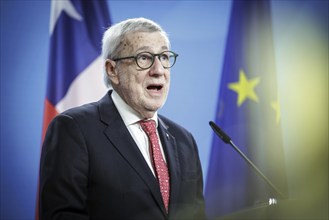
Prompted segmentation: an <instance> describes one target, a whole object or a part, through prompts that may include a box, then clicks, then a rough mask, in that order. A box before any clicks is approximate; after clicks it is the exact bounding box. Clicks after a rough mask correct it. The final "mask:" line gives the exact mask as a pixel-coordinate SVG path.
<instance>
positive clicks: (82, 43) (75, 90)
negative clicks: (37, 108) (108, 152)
mask: <svg viewBox="0 0 329 220" xmlns="http://www.w3.org/2000/svg"><path fill="white" fill-rule="evenodd" d="M110 24H111V21H110V16H109V13H108V7H107V2H106V1H87V0H52V1H51V15H50V50H49V68H48V81H47V90H46V98H45V107H44V119H43V129H42V140H43V138H44V136H45V133H46V130H47V128H48V125H49V123H50V121H51V120H52V119H53V118H54V117H55V116H56V115H57V114H59V113H61V112H63V111H65V110H67V109H69V108H72V107H75V106H79V105H82V104H85V103H88V102H92V101H97V100H98V99H100V98H101V97H102V96H103V95H104V94H105V93H106V91H107V88H106V86H105V84H104V83H103V80H102V79H103V76H102V73H103V67H102V66H103V61H102V57H101V42H102V35H103V32H104V31H105V29H106V28H107V27H109V26H110ZM36 219H39V216H38V199H37V206H36Z"/></svg>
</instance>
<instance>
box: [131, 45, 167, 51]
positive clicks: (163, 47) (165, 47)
mask: <svg viewBox="0 0 329 220" xmlns="http://www.w3.org/2000/svg"><path fill="white" fill-rule="evenodd" d="M150 49H151V47H149V46H142V47H140V48H138V49H137V50H136V52H139V51H140V52H149V50H150ZM161 49H162V50H168V47H167V46H162V47H161ZM161 52H162V51H161Z"/></svg>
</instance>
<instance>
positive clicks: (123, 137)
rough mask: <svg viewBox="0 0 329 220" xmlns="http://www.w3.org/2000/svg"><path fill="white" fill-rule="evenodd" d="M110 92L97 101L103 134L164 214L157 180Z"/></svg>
mask: <svg viewBox="0 0 329 220" xmlns="http://www.w3.org/2000/svg"><path fill="white" fill-rule="evenodd" d="M110 94H111V92H109V93H108V94H107V95H106V96H105V97H104V98H103V99H101V100H100V102H99V111H100V116H101V121H103V122H104V123H105V124H107V128H106V129H105V131H104V134H105V135H106V137H107V138H108V139H109V141H110V142H111V143H112V145H113V146H114V147H115V148H116V149H117V150H118V151H119V153H120V154H121V155H122V157H123V158H124V159H125V160H126V161H127V163H128V164H129V165H130V166H131V168H132V169H134V170H135V171H136V173H137V174H138V175H139V176H140V178H141V179H142V180H143V181H144V183H145V184H146V185H147V186H148V187H149V188H150V190H151V192H152V195H153V197H154V198H155V200H156V202H157V204H158V206H159V207H161V209H162V211H163V213H164V214H165V209H164V205H163V202H162V196H161V193H160V190H159V185H158V182H157V180H156V178H155V177H154V175H153V173H152V171H151V170H150V168H149V166H148V165H147V163H146V161H145V159H144V157H143V155H142V154H141V152H140V150H139V149H138V146H137V145H136V143H135V141H134V139H133V138H132V137H131V135H130V133H129V131H128V129H127V128H126V126H125V124H124V122H123V120H122V118H121V116H120V114H119V112H118V110H117V109H116V107H115V105H114V103H113V101H112V99H111V97H110Z"/></svg>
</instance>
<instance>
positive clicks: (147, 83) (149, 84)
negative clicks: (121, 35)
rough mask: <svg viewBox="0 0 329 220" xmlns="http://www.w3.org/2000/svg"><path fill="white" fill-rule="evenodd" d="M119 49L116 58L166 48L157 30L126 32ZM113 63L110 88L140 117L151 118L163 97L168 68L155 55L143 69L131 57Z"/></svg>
mask: <svg viewBox="0 0 329 220" xmlns="http://www.w3.org/2000/svg"><path fill="white" fill-rule="evenodd" d="M121 48H122V50H121V51H122V52H121V55H120V57H126V56H135V55H136V54H138V53H140V52H150V53H153V54H158V53H161V52H163V51H166V50H168V49H169V48H168V44H167V41H166V39H165V37H164V36H163V35H162V34H160V33H159V32H153V33H147V32H136V33H133V34H130V35H129V36H127V37H126V38H125V40H124V41H123V42H122V43H121ZM118 62H120V63H118ZM115 66H116V68H114V69H115V71H114V72H115V75H116V77H111V79H112V86H113V88H114V89H115V90H116V91H117V93H118V94H119V95H120V96H121V97H122V98H123V100H124V101H125V102H126V103H127V104H128V105H129V106H131V107H132V108H133V109H134V110H135V111H137V112H138V113H140V114H141V116H142V117H145V118H150V117H152V116H153V115H154V113H155V112H156V111H157V110H158V109H159V108H161V107H162V106H163V104H164V103H165V101H166V99H167V95H168V91H169V85H170V69H165V68H164V67H163V66H162V64H161V62H160V60H159V59H158V57H155V59H154V63H153V65H152V66H151V67H150V68H149V69H146V70H142V69H140V68H139V67H138V66H137V64H136V62H135V60H134V59H125V60H121V61H117V62H116V63H115Z"/></svg>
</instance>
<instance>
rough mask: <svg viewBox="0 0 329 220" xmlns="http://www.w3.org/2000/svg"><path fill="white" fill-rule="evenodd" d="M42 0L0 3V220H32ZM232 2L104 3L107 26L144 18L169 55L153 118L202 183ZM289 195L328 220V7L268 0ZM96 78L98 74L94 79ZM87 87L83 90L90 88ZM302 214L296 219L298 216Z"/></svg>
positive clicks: (42, 84) (44, 60) (41, 95)
mask: <svg viewBox="0 0 329 220" xmlns="http://www.w3.org/2000/svg"><path fill="white" fill-rule="evenodd" d="M50 5H51V3H50V1H32V0H27V1H19V0H1V2H0V6H1V14H0V15H1V17H0V22H1V26H0V33H1V38H0V48H1V62H0V67H1V148H0V156H1V157H0V168H1V176H0V177H1V187H0V190H1V191H0V199H1V203H0V208H1V209H0V218H1V219H4V220H7V219H8V220H11V219H12V220H14V219H15V220H16V219H17V220H20V219H34V214H35V203H36V194H37V182H38V169H39V156H40V150H41V133H42V120H43V111H44V99H45V94H46V82H47V73H48V69H47V68H48V62H49V60H48V59H49V18H50ZM231 6H232V1H229V0H224V1H108V9H109V14H110V17H111V21H112V23H116V22H118V21H121V20H123V19H126V18H131V17H146V18H150V19H152V20H154V21H156V22H158V23H159V24H161V26H162V27H163V28H164V29H165V30H166V31H167V32H168V33H169V37H170V39H171V44H172V50H173V51H175V52H177V53H178V54H179V57H178V61H177V63H176V64H175V66H174V67H173V69H172V70H171V74H172V75H171V77H172V81H171V90H170V94H169V97H168V100H167V103H166V105H165V106H164V107H163V109H161V111H160V113H161V114H163V115H165V116H167V117H169V118H171V119H173V120H174V121H176V122H178V123H179V124H181V125H183V126H184V127H185V128H187V129H188V130H190V131H191V132H192V134H193V135H194V137H195V139H196V142H197V144H198V147H199V151H200V158H201V162H202V168H203V173H204V180H205V181H206V179H207V171H208V165H209V158H210V151H211V145H212V138H213V132H212V130H211V128H210V127H209V125H208V122H209V121H210V120H214V119H215V116H216V111H217V110H216V106H217V101H218V91H219V86H220V80H221V74H222V68H223V58H224V53H225V46H226V40H227V34H228V33H227V32H228V28H229V19H230V12H231ZM271 16H272V33H273V41H274V54H275V65H276V73H277V80H278V93H279V96H280V105H281V123H282V131H283V145H284V154H285V163H286V170H287V178H288V186H289V197H290V198H300V204H299V205H298V208H300V209H304V208H305V209H309V210H310V213H312V214H314V215H315V216H316V218H318V219H327V218H328V1H326V0H303V1H298V0H295V1H271ZM99 75H100V80H102V73H101V72H100V73H99ZM91 86H92V85H91ZM300 217H301V218H302V216H300Z"/></svg>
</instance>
